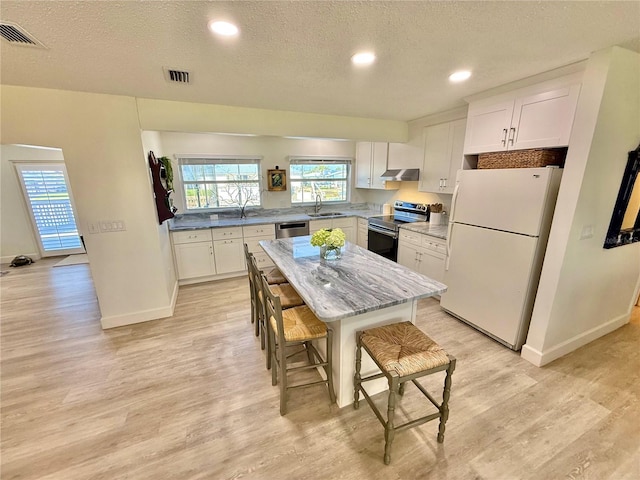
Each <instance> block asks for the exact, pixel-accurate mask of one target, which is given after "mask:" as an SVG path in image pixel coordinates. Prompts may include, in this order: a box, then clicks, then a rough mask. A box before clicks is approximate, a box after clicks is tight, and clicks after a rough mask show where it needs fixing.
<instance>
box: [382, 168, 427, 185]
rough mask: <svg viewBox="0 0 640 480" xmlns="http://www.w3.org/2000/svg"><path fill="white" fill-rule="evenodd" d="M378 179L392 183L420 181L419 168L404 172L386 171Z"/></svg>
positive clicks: (408, 169) (407, 169)
mask: <svg viewBox="0 0 640 480" xmlns="http://www.w3.org/2000/svg"><path fill="white" fill-rule="evenodd" d="M380 178H384V179H385V180H393V181H402V180H404V181H407V182H417V181H418V180H419V179H420V169H419V168H406V169H404V170H387V171H386V172H384V173H383V174H382V175H380Z"/></svg>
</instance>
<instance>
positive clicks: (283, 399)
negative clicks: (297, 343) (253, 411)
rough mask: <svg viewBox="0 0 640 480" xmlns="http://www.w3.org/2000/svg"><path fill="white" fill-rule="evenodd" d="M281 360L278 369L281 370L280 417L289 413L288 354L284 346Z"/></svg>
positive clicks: (281, 347)
mask: <svg viewBox="0 0 640 480" xmlns="http://www.w3.org/2000/svg"><path fill="white" fill-rule="evenodd" d="M278 349H279V350H280V359H279V361H278V367H279V370H280V372H279V373H280V415H285V414H286V413H287V359H286V354H287V352H286V351H285V349H284V345H279V346H278Z"/></svg>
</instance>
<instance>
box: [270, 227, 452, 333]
mask: <svg viewBox="0 0 640 480" xmlns="http://www.w3.org/2000/svg"><path fill="white" fill-rule="evenodd" d="M310 238H311V237H310V236H308V235H307V236H304V237H293V238H281V239H279V240H261V241H260V242H259V243H260V246H261V247H262V248H263V249H264V251H265V252H266V253H267V255H268V256H269V257H270V258H271V260H273V262H274V263H275V265H276V266H277V267H278V268H279V269H280V271H281V272H282V274H283V275H284V276H285V277H286V278H287V280H288V281H289V283H290V284H291V285H292V286H293V287H294V288H295V289H296V291H297V292H298V293H299V294H300V296H301V297H302V299H303V300H304V301H305V303H306V304H307V305H308V306H309V308H310V309H311V310H312V311H313V313H315V314H316V316H317V317H318V318H319V319H320V320H322V321H324V322H333V321H337V320H342V319H344V318H348V317H352V316H355V315H359V314H362V313H366V312H371V311H374V310H380V309H383V308H387V307H391V306H394V305H398V304H401V303H406V302H410V301H413V300H417V299H419V298H424V297H431V296H433V295H440V294H442V293H444V292H446V290H447V287H446V286H445V285H444V284H442V283H440V282H437V281H435V280H432V279H431V278H428V277H425V276H424V275H421V274H419V273H417V272H414V271H413V270H410V269H408V268H406V267H404V266H402V265H400V264H398V263H396V262H392V261H391V260H388V259H386V258H384V257H381V256H380V255H377V254H375V253H372V252H370V251H368V250H366V249H364V248H361V247H359V246H357V245H355V244H353V243H349V242H347V243H346V245H345V246H344V247H342V258H340V259H339V260H324V259H321V258H320V248H319V247H313V246H311V244H310V243H309V240H310Z"/></svg>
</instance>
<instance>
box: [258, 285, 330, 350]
mask: <svg viewBox="0 0 640 480" xmlns="http://www.w3.org/2000/svg"><path fill="white" fill-rule="evenodd" d="M271 291H272V292H274V293H275V289H274V288H273V287H271ZM281 299H282V297H281ZM269 321H270V322H271V328H273V332H274V333H275V335H276V336H277V335H278V323H277V322H276V319H275V318H274V317H271V318H270V319H269ZM282 323H283V330H284V339H285V341H287V342H300V341H303V340H311V339H314V338H322V337H324V336H325V335H326V334H327V324H326V323H324V322H321V321H320V320H318V317H316V316H315V315H314V314H313V312H312V311H311V310H310V309H309V307H307V306H306V305H303V306H301V307H296V308H290V309H288V310H283V311H282Z"/></svg>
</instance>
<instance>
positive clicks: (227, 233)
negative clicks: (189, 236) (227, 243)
mask: <svg viewBox="0 0 640 480" xmlns="http://www.w3.org/2000/svg"><path fill="white" fill-rule="evenodd" d="M211 236H212V237H213V239H214V240H224V239H227V238H242V227H225V228H212V229H211Z"/></svg>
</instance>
